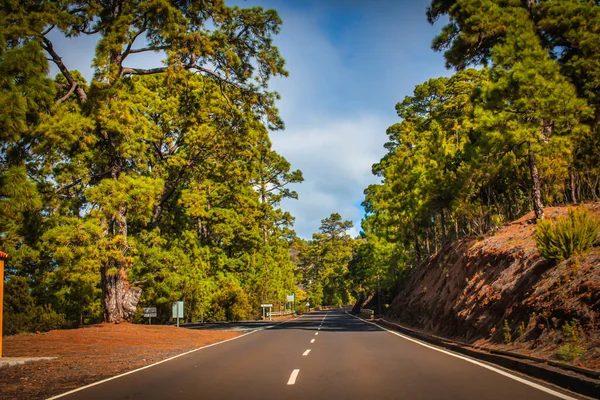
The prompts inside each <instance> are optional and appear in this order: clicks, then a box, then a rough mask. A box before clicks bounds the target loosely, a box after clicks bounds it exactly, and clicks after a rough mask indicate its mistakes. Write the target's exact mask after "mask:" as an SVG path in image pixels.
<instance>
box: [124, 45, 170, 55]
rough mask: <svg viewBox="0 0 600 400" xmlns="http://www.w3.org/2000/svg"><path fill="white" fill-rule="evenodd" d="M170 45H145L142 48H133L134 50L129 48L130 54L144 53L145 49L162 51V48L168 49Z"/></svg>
mask: <svg viewBox="0 0 600 400" xmlns="http://www.w3.org/2000/svg"><path fill="white" fill-rule="evenodd" d="M170 47H171V46H155V47H143V48H141V49H132V50H129V54H135V53H143V52H145V51H161V50H166V49H168V48H170Z"/></svg>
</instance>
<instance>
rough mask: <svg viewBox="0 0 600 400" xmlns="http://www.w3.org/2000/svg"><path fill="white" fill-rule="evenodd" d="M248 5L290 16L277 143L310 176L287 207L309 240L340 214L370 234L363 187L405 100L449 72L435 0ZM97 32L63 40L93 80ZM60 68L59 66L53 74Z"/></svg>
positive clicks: (283, 46) (142, 58)
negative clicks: (437, 41) (434, 44)
mask: <svg viewBox="0 0 600 400" xmlns="http://www.w3.org/2000/svg"><path fill="white" fill-rule="evenodd" d="M227 3H228V4H232V5H233V4H236V5H239V6H240V7H251V6H256V5H259V6H262V7H264V8H274V9H276V10H277V11H278V12H279V15H280V16H281V18H282V20H283V27H282V30H281V33H280V34H279V35H278V36H277V37H276V38H275V40H274V41H275V44H276V45H277V46H278V47H279V50H280V52H281V54H282V55H283V57H284V58H285V59H286V67H287V69H288V71H289V72H290V76H289V77H288V78H282V79H279V78H278V79H276V80H274V81H273V82H272V85H271V86H272V88H273V89H274V90H276V91H278V92H279V93H280V95H281V100H280V101H279V104H278V106H279V109H280V112H281V116H282V118H283V120H284V122H285V125H286V129H285V130H284V131H277V132H273V133H272V135H271V138H272V141H273V146H274V149H275V150H276V151H277V152H278V153H280V154H282V155H283V156H284V157H286V158H287V159H288V160H289V161H290V162H291V164H292V167H293V168H294V169H300V170H302V172H303V174H304V179H305V181H304V182H303V183H302V184H299V185H295V187H294V190H296V191H297V192H298V194H299V200H286V201H284V203H283V204H282V207H283V208H284V209H286V210H288V211H290V212H291V213H292V214H293V215H294V216H295V217H296V223H295V228H296V231H297V233H298V235H299V236H300V237H303V238H310V237H311V235H312V233H313V232H316V231H317V230H318V228H319V225H320V220H321V219H323V218H326V217H327V216H329V215H330V214H331V213H333V212H338V213H340V214H341V215H342V217H343V218H345V219H350V220H352V221H353V222H354V225H355V228H354V229H353V230H352V232H351V233H352V234H357V233H358V231H359V230H360V220H361V218H362V216H363V215H364V212H363V210H362V207H361V206H360V203H361V202H362V200H363V197H364V196H363V190H364V188H366V187H367V186H368V185H369V184H371V183H376V182H377V178H376V177H374V176H373V175H372V174H371V166H372V164H373V163H375V162H377V161H379V159H380V158H381V157H382V156H383V154H384V149H383V144H384V143H385V141H386V135H385V130H386V128H387V127H388V126H390V125H391V124H393V123H394V122H396V121H397V120H398V118H397V116H396V114H395V109H394V107H395V105H396V103H397V102H398V101H400V100H402V99H403V98H404V97H405V96H407V95H410V94H411V93H412V90H413V88H414V86H415V85H417V84H419V83H421V82H423V81H426V80H427V79H430V78H433V77H438V76H441V75H449V73H450V72H449V71H447V70H446V69H445V68H444V59H443V56H442V54H440V53H436V52H434V51H433V50H431V48H430V45H431V41H432V40H433V38H434V36H435V35H436V34H437V33H438V32H439V30H440V28H441V26H442V25H443V24H442V23H441V22H438V23H437V24H436V25H434V26H431V25H429V23H428V22H427V19H426V17H425V11H426V8H427V5H428V3H429V1H428V0H395V1H393V0H369V1H368V0H362V1H359V0H302V1H300V0H236V1H228V2H227ZM96 40H97V39H96V38H93V37H83V38H77V39H74V40H73V39H72V40H68V41H65V40H61V39H59V38H58V36H57V37H56V38H55V46H56V48H57V50H58V51H59V54H60V55H61V56H62V57H63V60H64V61H65V63H66V65H67V66H68V67H69V68H71V69H79V70H81V71H82V73H83V74H84V75H85V76H86V77H87V78H90V77H91V69H90V66H89V63H90V62H91V59H92V57H93V52H94V47H95V42H96ZM159 59H160V55H159V54H140V55H136V58H135V59H133V60H130V62H131V61H133V63H132V64H133V65H131V66H148V65H158V64H159V63H160V60H159ZM55 72H57V71H56V70H54V71H53V73H55Z"/></svg>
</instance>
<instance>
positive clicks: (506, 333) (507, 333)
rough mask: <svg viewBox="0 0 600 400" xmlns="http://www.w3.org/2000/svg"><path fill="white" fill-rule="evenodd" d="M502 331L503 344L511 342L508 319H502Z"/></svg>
mask: <svg viewBox="0 0 600 400" xmlns="http://www.w3.org/2000/svg"><path fill="white" fill-rule="evenodd" d="M502 332H503V333H504V344H511V343H512V335H511V334H510V326H508V321H507V320H504V326H503V327H502Z"/></svg>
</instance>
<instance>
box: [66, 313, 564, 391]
mask: <svg viewBox="0 0 600 400" xmlns="http://www.w3.org/2000/svg"><path fill="white" fill-rule="evenodd" d="M493 369H494V368H492V369H488V368H486V367H485V364H482V363H478V362H471V361H467V360H465V359H464V357H462V356H456V355H453V354H449V353H448V352H446V351H439V350H437V349H435V348H431V346H428V345H423V344H420V343H417V342H415V341H412V340H407V339H405V338H402V337H399V336H397V335H394V334H391V333H390V332H388V331H386V330H384V329H382V328H380V327H378V326H376V325H374V324H370V323H367V322H365V321H362V320H360V319H357V318H354V317H352V316H350V315H347V314H345V313H344V312H343V311H341V310H334V311H320V312H313V313H311V314H308V315H305V316H303V317H301V318H298V319H295V320H291V321H287V322H285V323H283V324H280V325H277V326H274V327H272V328H271V329H267V330H261V331H256V332H254V333H252V334H247V335H245V336H243V337H240V338H239V339H236V340H231V341H228V342H226V343H223V344H220V345H217V346H211V347H207V348H204V349H202V350H199V351H196V352H192V353H189V354H186V355H184V356H182V357H178V358H176V359H173V360H171V361H167V362H164V363H161V364H158V365H155V366H152V367H150V368H145V369H142V370H139V371H137V372H135V373H131V374H127V375H124V376H121V377H119V378H117V379H112V380H109V381H107V382H104V383H101V384H98V385H94V386H91V387H87V388H85V389H83V390H79V391H76V392H73V393H71V394H67V395H66V396H63V397H61V398H62V399H65V400H79V399H81V400H84V399H85V400H96V399H98V400H100V399H128V400H137V399H139V400H142V399H144V400H153V399H177V400H188V399H189V400H191V399H194V400H196V399H203V400H204V399H303V400H307V399H308V400H318V399H327V400H333V399H473V400H475V399H477V400H479V399H490V400H491V399H528V400H541V399H557V398H563V399H570V398H573V397H569V396H568V395H565V394H561V393H559V392H556V391H555V390H553V389H549V388H547V387H545V386H541V385H540V384H536V383H529V381H525V383H524V382H523V381H524V380H523V379H522V378H518V377H517V379H516V380H515V379H514V377H511V376H506V375H510V374H506V373H505V372H502V371H499V370H497V371H495V370H493ZM503 374H504V375H503ZM531 385H534V386H535V385H538V386H539V387H534V386H531ZM540 389H541V390H540Z"/></svg>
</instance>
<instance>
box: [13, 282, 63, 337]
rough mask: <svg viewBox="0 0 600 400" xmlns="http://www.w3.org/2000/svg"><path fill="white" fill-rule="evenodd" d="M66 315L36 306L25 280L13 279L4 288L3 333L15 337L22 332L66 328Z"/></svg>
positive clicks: (45, 307) (46, 306)
mask: <svg viewBox="0 0 600 400" xmlns="http://www.w3.org/2000/svg"><path fill="white" fill-rule="evenodd" d="M66 325H67V322H66V319H65V315H64V314H59V313H57V312H56V311H55V310H54V309H53V308H52V306H51V305H49V304H44V305H36V304H35V303H34V301H33V298H32V297H31V289H30V288H29V284H28V282H27V280H26V279H25V278H22V277H13V278H11V279H9V280H8V281H6V283H5V287H4V313H3V324H2V333H3V334H4V335H14V334H16V333H21V332H36V331H39V332H45V331H49V330H52V329H59V328H64V327H65V326H66Z"/></svg>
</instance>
